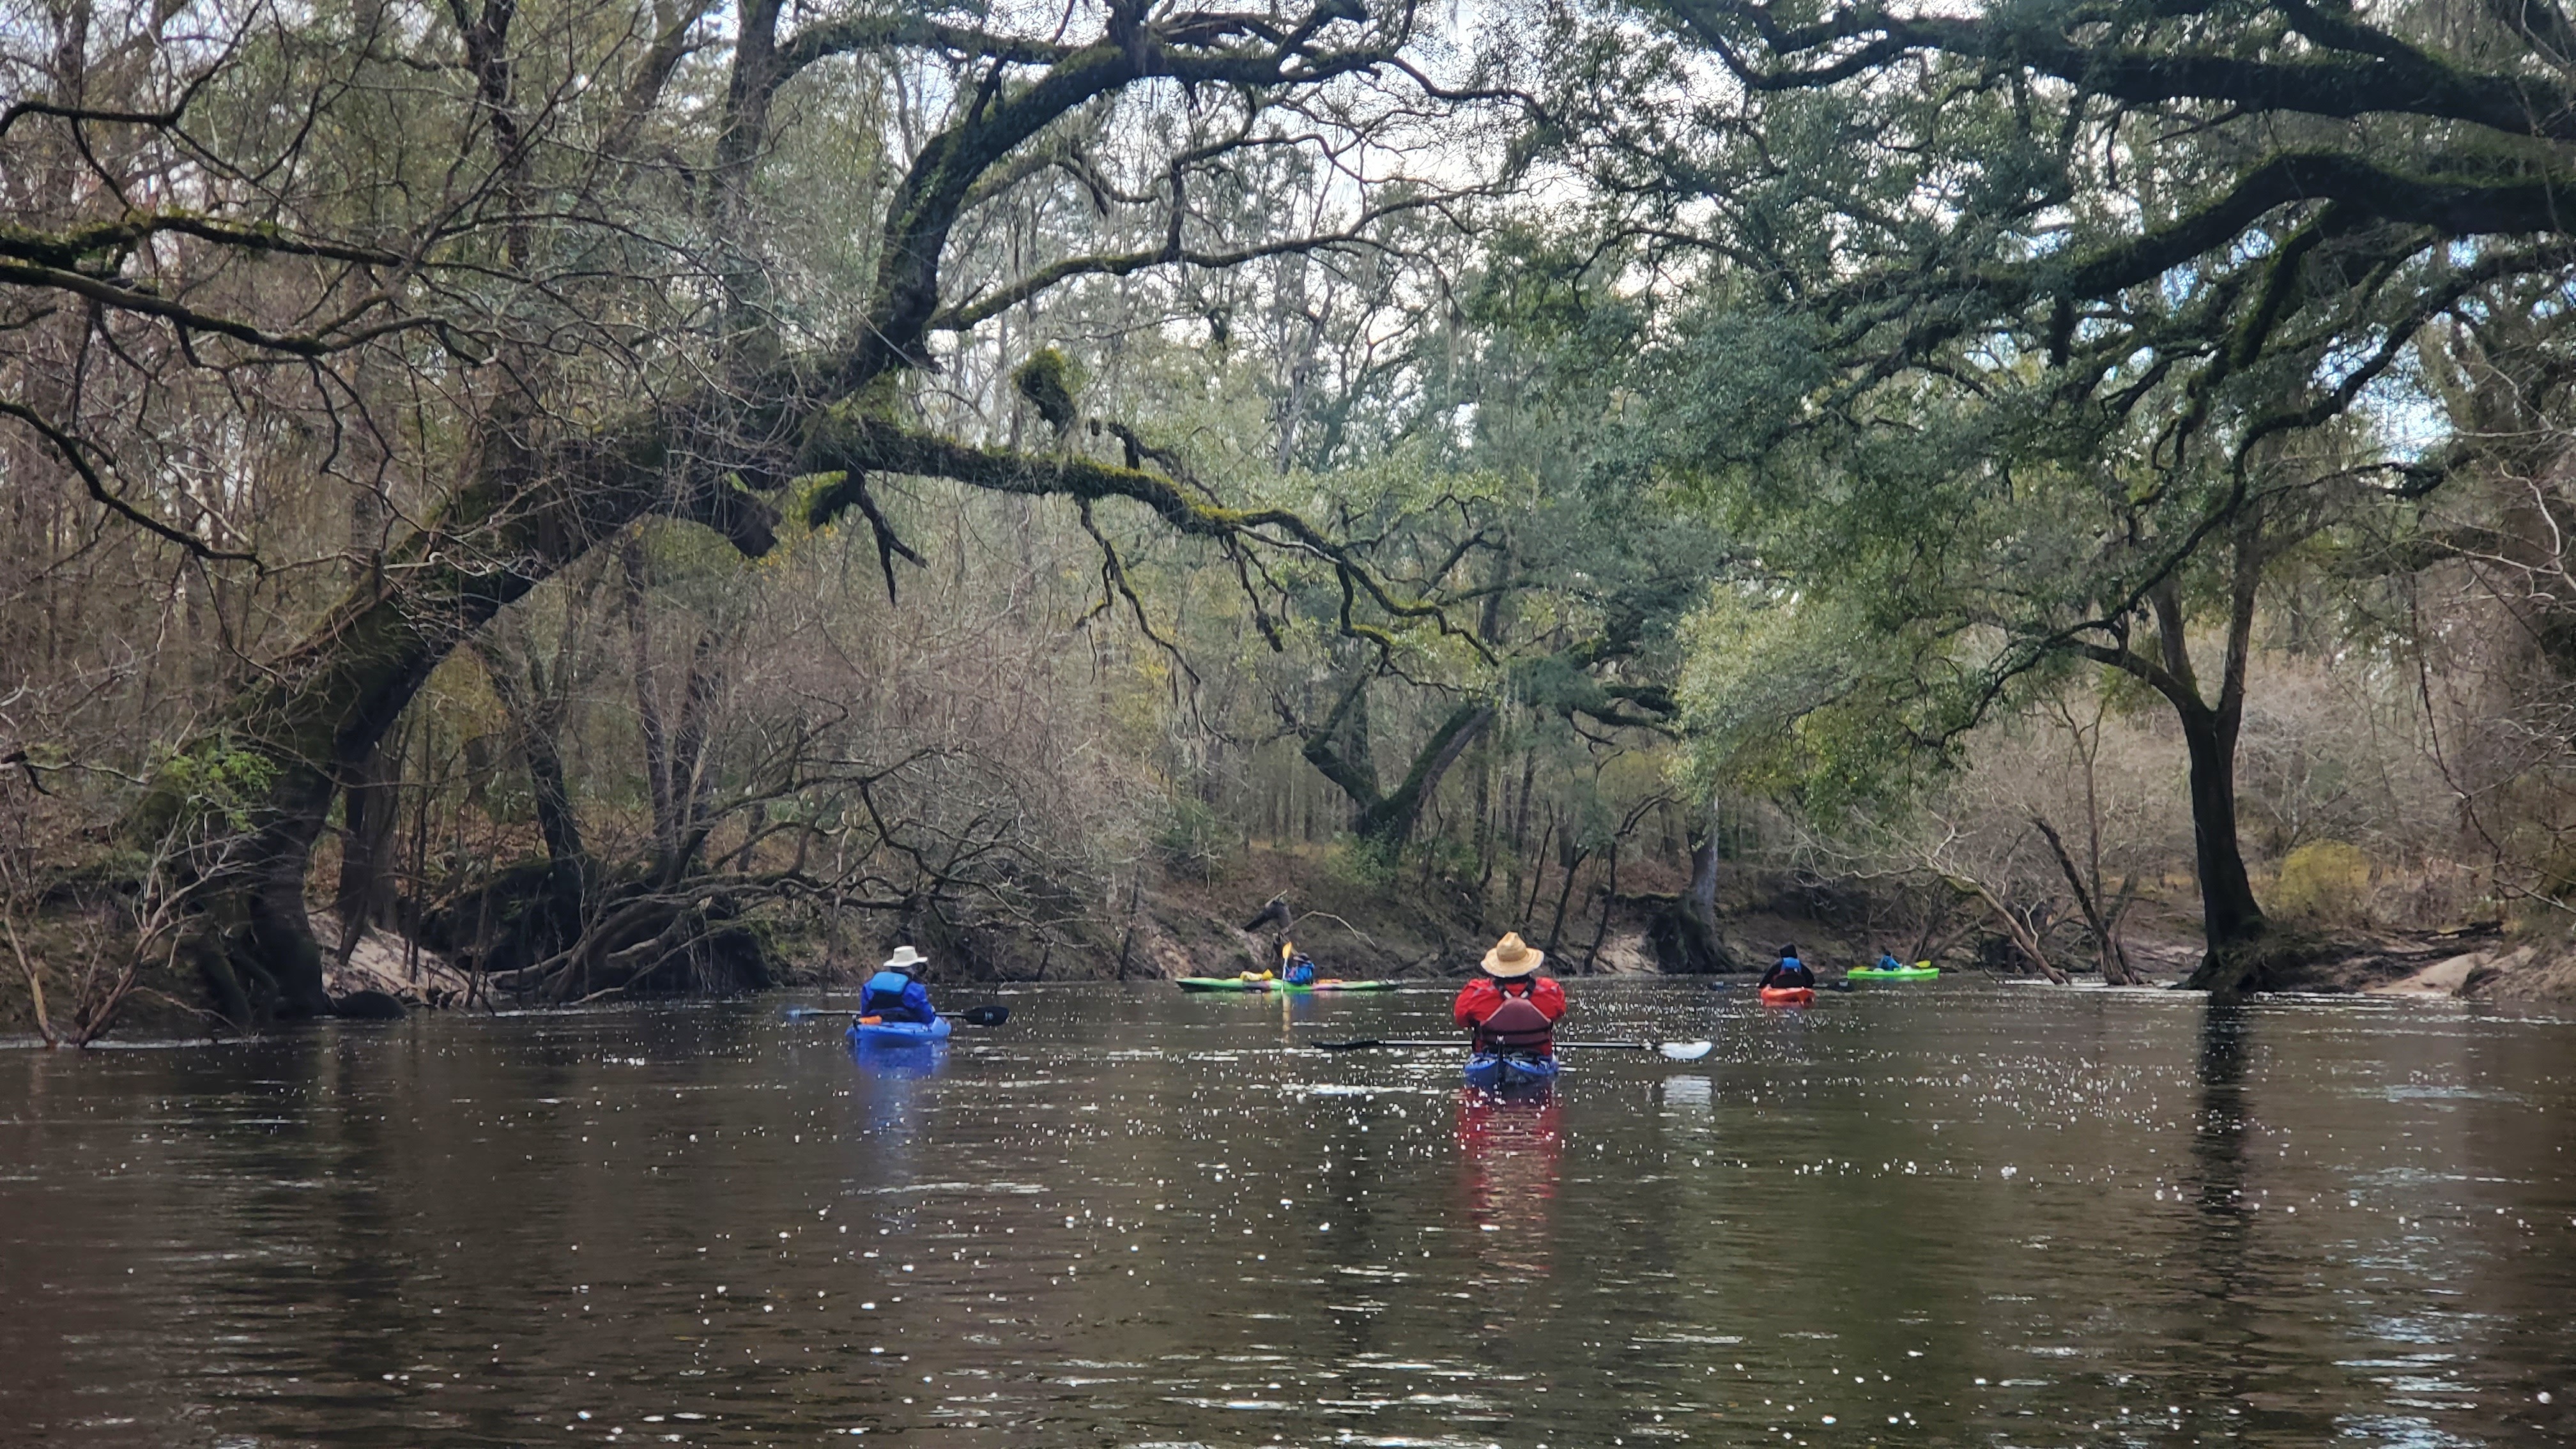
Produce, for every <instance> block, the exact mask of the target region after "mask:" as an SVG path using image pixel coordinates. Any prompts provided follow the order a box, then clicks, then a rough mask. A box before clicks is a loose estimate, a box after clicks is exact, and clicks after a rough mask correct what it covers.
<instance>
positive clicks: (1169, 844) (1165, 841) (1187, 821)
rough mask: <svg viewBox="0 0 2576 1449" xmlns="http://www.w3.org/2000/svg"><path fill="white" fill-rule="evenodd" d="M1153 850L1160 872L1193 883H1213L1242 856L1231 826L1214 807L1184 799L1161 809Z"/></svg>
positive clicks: (1224, 874) (1240, 842) (1238, 842)
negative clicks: (1197, 881) (1159, 857)
mask: <svg viewBox="0 0 2576 1449" xmlns="http://www.w3.org/2000/svg"><path fill="white" fill-rule="evenodd" d="M1153 839H1154V850H1155V853H1156V854H1157V855H1159V856H1161V857H1162V861H1163V868H1164V869H1166V870H1168V871H1171V872H1172V873H1174V874H1176V875H1182V876H1188V877H1190V878H1192V879H1195V880H1199V881H1202V882H1205V881H1215V880H1219V879H1222V878H1223V877H1225V876H1226V875H1227V874H1229V873H1230V872H1231V871H1232V870H1233V869H1234V866H1235V863H1236V862H1237V861H1238V860H1239V859H1240V858H1241V856H1242V853H1243V842H1242V838H1241V837H1240V835H1239V834H1238V833H1237V832H1236V830H1235V826H1234V822H1233V821H1231V820H1228V819H1227V818H1226V817H1225V815H1224V813H1223V812H1222V811H1219V810H1218V809H1217V808H1216V807H1215V806H1213V805H1210V804H1208V803H1206V802H1205V801H1203V800H1200V799H1198V798H1197V797H1196V796H1191V795H1183V796H1179V797H1177V798H1174V799H1171V800H1168V801H1166V802H1165V805H1164V813H1163V819H1162V822H1161V823H1160V824H1159V825H1157V826H1156V827H1155V829H1154V837H1153Z"/></svg>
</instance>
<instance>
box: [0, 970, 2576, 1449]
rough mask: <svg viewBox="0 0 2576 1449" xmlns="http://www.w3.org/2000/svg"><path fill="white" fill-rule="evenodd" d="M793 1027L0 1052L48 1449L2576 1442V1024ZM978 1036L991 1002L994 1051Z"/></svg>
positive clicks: (652, 1023)
mask: <svg viewBox="0 0 2576 1449" xmlns="http://www.w3.org/2000/svg"><path fill="white" fill-rule="evenodd" d="M1572 994H1573V995H1574V997H1575V999H1576V1001H1577V1003H1578V1007H1577V1014H1576V1015H1577V1021H1578V1022H1579V1024H1580V1025H1581V1027H1582V1029H1583V1030H1582V1032H1581V1033H1579V1034H1587V1035H1589V1034H1621V1035H1643V1034H1656V1035H1664V1036H1690V1037H1704V1038H1707V1039H1709V1040H1712V1041H1714V1042H1715V1043H1716V1050H1715V1051H1714V1052H1712V1053H1711V1054H1710V1055H1709V1056H1708V1057H1707V1058H1705V1059H1703V1060H1700V1061H1697V1062H1691V1063H1687V1064H1675V1063H1671V1062H1667V1061H1663V1060H1661V1059H1659V1058H1655V1057H1651V1056H1646V1055H1642V1054H1638V1053H1615V1052H1607V1051H1598V1052H1583V1053H1569V1055H1568V1061H1569V1070H1568V1072H1567V1074H1566V1076H1565V1078H1564V1079H1563V1081H1562V1082H1561V1083H1560V1084H1559V1085H1558V1086H1557V1088H1556V1089H1555V1091H1554V1093H1553V1094H1552V1095H1551V1096H1549V1097H1548V1098H1546V1099H1545V1100H1544V1101H1543V1102H1537V1103H1531V1102H1508V1103H1502V1104H1495V1103H1492V1102H1489V1101H1486V1100H1484V1099H1481V1098H1475V1097H1470V1096H1468V1095H1466V1094H1464V1093H1462V1091H1461V1089H1460V1088H1459V1087H1458V1086H1457V1085H1456V1082H1455V1071H1456V1062H1455V1060H1454V1058H1452V1057H1450V1056H1448V1055H1446V1054H1434V1053H1400V1052H1357V1053H1347V1054H1326V1053H1321V1052H1314V1051H1308V1050H1287V1049H1285V1048H1287V1047H1288V1046H1289V1045H1290V1044H1291V1043H1297V1042H1303V1041H1307V1040H1310V1039H1314V1038H1318V1037H1323V1038H1333V1037H1341V1036H1354V1035H1389V1034H1396V1033H1409V1034H1422V1033H1424V1032H1428V1031H1434V1030H1440V1029H1442V1028H1443V1027H1444V1026H1445V1012H1446V1004H1447V1003H1446V996H1445V994H1444V993H1441V992H1438V991H1419V992H1412V991H1409V992H1404V993H1400V994H1391V995H1386V996H1380V997H1374V998H1370V997H1350V998H1343V999H1305V1000H1299V1001H1293V1002H1281V1001H1277V1000H1268V999H1259V998H1243V997H1189V996H1183V995H1182V994H1180V993H1177V992H1174V991H1172V990H1171V989H1170V988H1169V987H1167V986H1166V987H1153V988H1146V987H1125V988H1121V987H1099V988H1091V989H1075V988H1041V989H1031V990H1024V991H1019V992H1016V993H1011V994H1007V995H1005V996H1004V997H1002V998H1001V999H1002V1000H1004V1001H1005V1002H1007V1003H1008V1004H1009V1005H1010V1006H1011V1007H1012V1011H1013V1014H1012V1016H1011V1018H1010V1020H1009V1021H1008V1022H1007V1023H1006V1024H1004V1025H1003V1026H1001V1027H999V1028H996V1029H993V1030H989V1031H976V1030H974V1029H971V1028H961V1029H960V1031H959V1035H958V1039H957V1041H956V1043H955V1044H954V1045H953V1046H952V1047H951V1048H950V1049H949V1050H948V1051H947V1052H946V1054H945V1055H944V1057H943V1058H941V1059H938V1060H935V1061H931V1060H922V1059H920V1058H917V1057H911V1056H903V1055H900V1054H899V1055H897V1056H896V1057H894V1058H892V1059H886V1060H880V1059H876V1058H874V1057H870V1058H869V1059H866V1060H854V1058H853V1056H852V1055H851V1053H850V1052H849V1051H848V1050H846V1049H845V1048H844V1047H843V1046H842V1044H841V1042H840V1039H839V1035H838V1031H837V1027H836V1026H834V1025H833V1024H830V1023H822V1022H810V1021H809V1022H789V1021H786V1020H783V1019H782V1016H783V1012H782V1008H783V1007H784V1006H785V1005H786V1004H787V1003H786V1001H785V1000H784V999H778V998H773V999H764V1000H759V1001H749V1002H728V1003H720V1004H711V1005H709V1004H701V1005H691V1006H676V1007H636V1008H628V1009H619V1010H607V1011H592V1012H583V1013H576V1014H554V1015H524V1016H513V1017H503V1018H497V1019H494V1018H471V1017H465V1016H461V1015H447V1016H429V1017H421V1018H416V1019H414V1020H411V1021H408V1022H402V1023H396V1024H390V1025H385V1026H356V1025H341V1026H336V1027H325V1028H322V1029H318V1030H315V1031H312V1032H309V1033H305V1034H299V1035H291V1036H281V1037H277V1038H272V1039H268V1040H261V1041H254V1042H246V1043H237V1044H231V1045H224V1046H218V1047H202V1046H199V1047H129V1048H119V1049H108V1050H100V1051H94V1052H91V1053H88V1054H86V1055H83V1054H75V1053H68V1052H65V1053H46V1052H41V1051H34V1050H12V1051H0V1304H5V1311H0V1441H6V1442H8V1443H12V1444H40V1445H57V1444H59V1445H207V1446H269V1445H302V1444H316V1445H371V1446H372V1445H384V1446H411V1445H432V1444H437V1445H467V1444H492V1445H502V1444H550V1443H558V1442H566V1443H569V1442H585V1443H603V1442H605V1443H662V1442H670V1443H685V1444H708V1445H715V1444H723V1445H752V1444H787V1443H795V1444H810V1443H817V1442H821V1441H822V1440H823V1439H824V1438H825V1437H826V1436H846V1437H842V1438H841V1442H850V1441H851V1439H853V1438H855V1439H858V1440H860V1441H880V1440H886V1439H892V1440H895V1441H896V1442H900V1443H907V1444H937V1445H956V1446H975V1445H997V1446H998V1445H1013V1446H1019V1445H1027V1446H1040V1445H1044V1446H1094V1445H1097V1446H1103V1449H1108V1446H1181V1445H1192V1444H1196V1445H1207V1446H1244V1449H1252V1446H1263V1445H1274V1444H1277V1445H1317V1446H1321V1445H1381V1446H1449V1445H1455V1446H1460V1449H1468V1446H1485V1445H1501V1446H1507V1449H1536V1446H1598V1445H1619V1444H1636V1445H1640V1446H1644V1445H1653V1444H1664V1443H1676V1444H1679V1443H1691V1444H1712V1445H1719V1444H1723V1445H1754V1444H1815V1445H1864V1444H1891V1445H1895V1444H1908V1445H1971V1444H1973V1445H1984V1446H2002V1445H2075V1444H2084V1445H2096V1444H2104V1445H2109V1444H2120V1445H2127V1444H2137V1445H2150V1444H2181V1443H2221V1442H2225V1443H2245V1444H2265V1445H2302V1446H2311V1445H2322V1444H2327V1443H2329V1442H2332V1443H2338V1444H2353V1445H2406V1446H2435V1445H2470V1444H2543V1443H2565V1442H2568V1441H2569V1440H2570V1438H2571V1437H2576V1163H2571V1161H2570V1153H2569V1147H2570V1144H2571V1142H2576V1132H2571V1130H2570V1122H2571V1120H2576V1020H2570V1019H2567V1018H2565V1017H2562V1016H2552V1015H2548V1014H2523V1015H2513V1014H2507V1013H2504V1012H2500V1011H2491V1010H2486V1009H2480V1008H2472V1007H2461V1006H2457V1005H2453V1004H2447V1003H2437V1004H2427V1003H2423V1002H2414V1001H2409V1002H2404V1003H2396V1002H2387V1001H2378V1000H2352V999H2338V1000H2285V1001H2276V1002H2270V1003H2266V1004H2263V1005H2259V1006H2255V1007H2251V1008H2246V1009H2242V1010H2233V1011H2217V1012H2213V1011H2210V1010H2208V1009H2206V1008H2205V1007H2204V1006H2203V1004H2202V1003H2201V1002H2200V1001H2199V1000H2197V999H2195V998H2192V997H2187V996H2183V995H2180V994H2175V993H2163V992H2117V993H2114V992H2105V991H2085V990H2065V989H2052V988H2043V987H2019V986H2004V985H1997V986H1981V985H1970V984H1960V985H1952V984H1949V983H1941V984H1937V985H1927V986H1887V987H1880V988H1875V989H1871V990H1867V991H1863V992H1856V993H1852V994H1850V995H1842V994H1835V993H1829V994H1827V995H1826V996H1825V997H1824V998H1823V999H1822V1000H1821V1001H1820V1002H1819V1004H1818V1005H1817V1006H1816V1007H1814V1008H1812V1009H1809V1010H1806V1011H1782V1010H1764V1009H1762V1008H1760V1007H1758V1006H1756V1005H1755V1004H1754V1003H1753V1002H1752V1001H1751V1000H1750V999H1749V993H1747V992H1745V991H1743V990H1741V989H1738V990H1735V991H1732V992H1728V991H1713V990H1711V989H1709V988H1708V987H1706V986H1704V985H1697V984H1690V983H1681V982H1669V981H1657V982H1616V983H1604V982H1591V981H1578V982H1575V983H1573V986H1572ZM977 999H981V998H980V997H977V996H974V995H972V994H969V995H966V996H959V995H957V994H956V993H955V992H954V991H953V990H952V991H951V992H950V993H949V999H948V1001H947V1003H946V1004H948V1005H950V1006H951V1007H952V1008H954V1007H956V1006H959V1005H964V1004H969V1003H971V1002H972V1001H974V1000H977Z"/></svg>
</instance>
